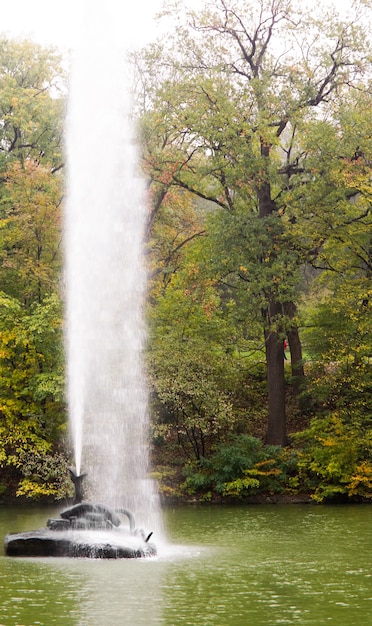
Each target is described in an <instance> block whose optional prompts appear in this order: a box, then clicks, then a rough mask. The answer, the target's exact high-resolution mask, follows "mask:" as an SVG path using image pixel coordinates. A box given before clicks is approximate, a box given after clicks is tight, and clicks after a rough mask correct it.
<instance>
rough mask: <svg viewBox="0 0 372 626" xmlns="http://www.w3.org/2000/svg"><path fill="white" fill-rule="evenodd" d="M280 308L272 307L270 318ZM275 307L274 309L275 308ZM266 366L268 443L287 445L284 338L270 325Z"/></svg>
mask: <svg viewBox="0 0 372 626" xmlns="http://www.w3.org/2000/svg"><path fill="white" fill-rule="evenodd" d="M278 308H279V305H278V304H274V305H273V306H271V307H270V309H271V310H270V311H269V315H268V318H269V319H270V317H272V315H273V314H275V313H276V312H277V311H276V310H277V309H278ZM273 309H274V310H273ZM265 347H266V367H267V384H268V405H269V414H268V422H267V432H266V440H265V441H266V443H267V444H270V445H275V446H286V445H287V419H286V410H285V378H284V347H283V339H282V338H281V337H280V336H279V335H278V333H276V332H274V331H272V330H271V329H270V325H268V328H267V330H266V331H265Z"/></svg>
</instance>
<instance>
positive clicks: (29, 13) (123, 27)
mask: <svg viewBox="0 0 372 626" xmlns="http://www.w3.org/2000/svg"><path fill="white" fill-rule="evenodd" d="M324 1H325V2H326V3H327V2H331V1H332V0H323V2H324ZM333 2H334V3H335V4H336V5H337V7H338V8H343V9H346V8H348V7H350V6H351V4H352V0H333ZM188 3H189V4H191V5H192V6H194V7H197V6H198V5H199V6H200V5H201V4H202V0H188ZM2 5H3V6H2V7H1V13H0V33H2V34H5V35H7V36H11V37H29V38H31V39H33V40H35V41H37V42H38V43H41V44H43V45H55V46H57V47H59V48H61V49H66V48H67V49H70V48H74V47H75V45H76V44H77V42H78V38H79V30H80V28H81V24H82V16H83V14H84V7H85V5H87V6H89V7H90V9H91V8H92V5H94V7H95V10H96V11H97V12H98V13H102V12H107V11H108V10H110V9H111V12H113V14H114V15H115V22H116V23H117V30H118V32H119V31H120V33H121V34H122V33H123V32H126V37H127V38H128V39H129V41H130V42H131V40H133V42H134V43H137V44H139V45H143V44H145V43H146V42H147V41H150V40H153V39H155V37H156V33H157V31H156V22H155V20H154V16H155V14H156V13H157V12H158V11H159V10H160V9H161V5H162V0H63V1H61V0H60V1H59V2H55V1H53V0H8V1H7V2H5V0H4V2H3V3H2Z"/></svg>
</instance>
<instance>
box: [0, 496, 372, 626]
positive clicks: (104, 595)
mask: <svg viewBox="0 0 372 626" xmlns="http://www.w3.org/2000/svg"><path fill="white" fill-rule="evenodd" d="M371 512H372V509H371V508H370V507H369V506H355V507H350V506H340V507H321V506H297V505H294V506H257V507H234V508H232V507H219V506H206V507H197V508H194V507H187V508H181V509H175V510H169V511H166V512H165V522H166V526H167V535H168V536H169V537H170V538H171V541H172V543H171V544H170V545H168V546H158V548H159V556H158V557H157V558H154V559H147V560H135V561H126V560H118V561H100V560H90V559H76V560H74V559H11V558H5V557H0V626H16V625H19V626H32V625H34V624H35V625H36V624H38V625H45V626H49V625H52V624H56V625H61V626H62V624H63V625H66V624H68V625H69V626H75V625H77V626H96V625H97V626H98V625H99V626H106V625H107V626H116V625H119V624H120V626H125V625H130V626H137V625H138V626H140V625H142V624H144V625H145V624H146V625H155V624H164V625H167V626H177V625H178V624H188V625H190V624H191V625H202V626H209V625H216V626H224V625H228V626H230V625H231V626H268V625H271V624H301V625H308V624H309V625H310V624H312V625H314V626H321V625H323V624H328V623H330V624H335V626H336V625H337V626H350V625H351V624H353V623H354V622H359V623H360V624H363V626H368V625H371V626H372V568H371V565H370V549H371V544H372V526H371V524H370V517H371ZM12 514H13V516H12ZM49 514H50V513H49V512H47V513H45V510H44V512H42V511H40V510H32V511H30V510H28V511H27V514H23V515H21V514H20V512H19V511H16V510H13V511H12V510H8V511H7V512H6V511H0V533H1V534H2V535H4V534H5V533H6V532H7V531H9V530H10V521H11V520H12V519H13V523H12V530H21V529H22V530H24V529H25V524H26V522H27V523H28V526H27V528H28V529H30V528H35V527H37V526H35V523H33V524H31V521H32V520H33V521H34V522H38V525H39V526H42V525H44V524H45V520H46V518H47V517H48V516H49ZM25 518H26V519H25ZM41 520H42V521H41Z"/></svg>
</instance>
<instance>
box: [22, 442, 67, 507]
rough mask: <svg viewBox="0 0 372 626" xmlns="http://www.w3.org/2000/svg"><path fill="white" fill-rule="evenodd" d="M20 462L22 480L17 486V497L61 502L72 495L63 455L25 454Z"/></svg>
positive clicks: (65, 459) (65, 460)
mask: <svg viewBox="0 0 372 626" xmlns="http://www.w3.org/2000/svg"><path fill="white" fill-rule="evenodd" d="M21 461H22V462H21V469H22V475H23V478H22V479H21V481H20V483H19V485H18V489H17V496H25V497H26V498H30V499H32V500H39V499H45V498H52V499H53V500H61V499H63V498H66V497H68V496H71V495H72V489H71V482H70V480H69V478H68V461H67V458H66V456H65V455H63V454H61V453H54V454H50V453H47V454H41V453H39V452H38V453H32V454H25V455H24V457H23V458H22V460H21Z"/></svg>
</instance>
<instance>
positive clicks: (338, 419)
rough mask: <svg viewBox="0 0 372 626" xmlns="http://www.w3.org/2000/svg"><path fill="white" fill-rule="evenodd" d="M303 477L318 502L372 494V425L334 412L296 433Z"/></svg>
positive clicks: (313, 421)
mask: <svg viewBox="0 0 372 626" xmlns="http://www.w3.org/2000/svg"><path fill="white" fill-rule="evenodd" d="M295 440H296V441H297V443H299V444H300V445H301V450H300V452H299V457H298V471H299V478H300V480H301V481H302V482H303V484H304V485H305V487H306V488H307V489H308V490H309V491H310V492H311V493H312V494H313V498H314V499H315V500H316V501H318V502H323V501H324V500H333V499H335V498H336V499H337V498H344V499H346V498H351V497H363V498H371V497H372V463H371V453H372V428H371V426H369V427H367V428H365V427H364V428H362V429H360V424H357V423H354V424H353V423H351V422H350V421H349V419H348V416H347V415H345V414H341V413H338V412H334V413H332V414H330V415H328V416H326V417H323V418H314V419H313V420H312V422H311V425H310V427H309V428H308V429H306V430H305V431H303V432H302V433H298V434H297V435H296V436H295Z"/></svg>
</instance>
